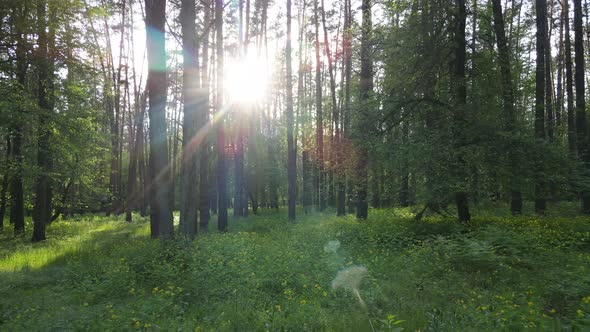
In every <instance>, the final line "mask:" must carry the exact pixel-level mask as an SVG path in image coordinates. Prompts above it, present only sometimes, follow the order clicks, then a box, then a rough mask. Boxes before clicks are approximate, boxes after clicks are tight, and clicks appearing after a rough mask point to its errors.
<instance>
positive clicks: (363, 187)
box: [356, 0, 373, 219]
mask: <svg viewBox="0 0 590 332" xmlns="http://www.w3.org/2000/svg"><path fill="white" fill-rule="evenodd" d="M361 12H362V17H363V22H362V27H361V29H362V31H361V75H360V82H359V90H360V96H359V104H360V107H361V109H360V110H359V112H360V114H359V118H360V119H359V121H358V123H357V128H356V129H357V130H359V131H362V130H364V129H363V128H365V123H366V121H367V119H366V118H367V115H368V114H369V112H370V105H371V104H372V103H371V98H372V94H373V60H372V57H371V36H372V31H373V21H372V14H371V0H363V2H362V5H361ZM364 143H365V142H362V144H364ZM362 144H361V145H359V153H358V157H357V158H358V164H357V165H356V167H357V174H356V177H357V179H356V181H357V184H356V185H357V188H356V199H357V207H356V208H357V210H356V217H357V218H359V219H367V216H368V214H369V203H368V201H367V191H368V176H369V174H368V164H369V154H368V151H367V149H366V147H364V146H362Z"/></svg>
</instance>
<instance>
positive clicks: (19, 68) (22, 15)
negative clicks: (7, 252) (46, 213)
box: [9, 1, 28, 234]
mask: <svg viewBox="0 0 590 332" xmlns="http://www.w3.org/2000/svg"><path fill="white" fill-rule="evenodd" d="M13 11H14V17H15V18H16V20H15V32H16V52H15V55H16V79H17V83H18V89H19V91H22V92H23V95H24V94H25V91H26V90H25V89H26V81H27V68H28V61H27V58H26V57H27V51H26V49H27V47H28V45H26V44H25V41H26V39H25V38H26V37H25V31H24V29H25V27H26V18H27V15H28V2H27V1H24V2H22V3H21V5H20V6H15V8H14V9H13ZM18 113H19V114H25V110H24V104H23V103H21V104H19V105H18ZM22 117H23V116H22V115H21V116H19V117H17V119H16V121H15V122H14V128H13V130H12V149H11V150H12V151H11V156H12V162H13V163H14V169H13V171H12V177H11V180H10V190H9V191H10V223H11V224H13V225H14V233H15V234H22V233H24V231H25V208H24V203H25V199H24V188H23V166H24V165H23V151H22V140H23V121H22Z"/></svg>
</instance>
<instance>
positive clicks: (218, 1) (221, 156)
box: [215, 0, 227, 232]
mask: <svg viewBox="0 0 590 332" xmlns="http://www.w3.org/2000/svg"><path fill="white" fill-rule="evenodd" d="M223 7H224V5H223V0H215V30H216V37H217V42H216V47H217V91H216V95H217V100H216V107H217V113H218V117H219V119H218V121H219V123H218V124H217V197H218V199H217V201H218V203H217V205H218V217H217V218H218V219H217V228H218V229H219V231H220V232H225V231H227V179H226V174H227V170H226V166H225V164H226V161H225V133H224V130H223V129H224V121H223V119H224V114H223V66H224V62H223V61H224V56H223Z"/></svg>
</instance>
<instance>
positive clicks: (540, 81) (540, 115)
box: [535, 0, 547, 215]
mask: <svg viewBox="0 0 590 332" xmlns="http://www.w3.org/2000/svg"><path fill="white" fill-rule="evenodd" d="M536 11H537V17H536V26H537V34H536V44H537V46H536V55H537V60H536V70H535V72H536V80H535V82H536V83H535V137H536V138H537V140H538V141H539V142H541V143H543V142H544V141H545V41H546V38H545V31H546V30H545V25H546V24H547V15H546V13H547V3H546V0H536ZM542 173H543V172H542V170H538V174H537V175H536V176H537V180H536V183H535V212H536V213H537V214H540V215H543V214H544V213H545V209H546V206H547V203H546V198H545V180H544V177H543V175H542Z"/></svg>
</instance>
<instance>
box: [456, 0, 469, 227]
mask: <svg viewBox="0 0 590 332" xmlns="http://www.w3.org/2000/svg"><path fill="white" fill-rule="evenodd" d="M455 5H456V6H457V13H456V15H457V16H456V22H455V58H454V59H453V64H454V66H453V67H454V68H453V89H454V97H455V110H454V112H453V126H454V136H455V146H454V148H455V153H456V154H457V157H456V158H457V160H456V162H457V167H456V170H455V172H457V177H456V178H457V179H458V181H460V182H462V181H464V180H462V179H465V178H467V177H466V173H467V165H466V161H465V158H464V156H463V152H462V151H461V150H462V149H463V148H464V146H465V145H466V135H467V134H466V133H465V130H466V122H467V121H466V118H465V117H466V114H465V112H466V107H467V85H466V82H465V63H466V57H467V53H466V50H465V47H466V45H465V44H466V42H465V25H466V20H467V10H466V8H465V0H455ZM458 186H460V187H465V186H466V184H465V183H460V184H458ZM455 203H456V205H457V213H458V216H459V221H460V222H468V221H470V220H471V215H470V213H469V196H468V194H467V192H466V191H465V190H464V189H463V188H460V189H458V190H457V191H456V192H455Z"/></svg>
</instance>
